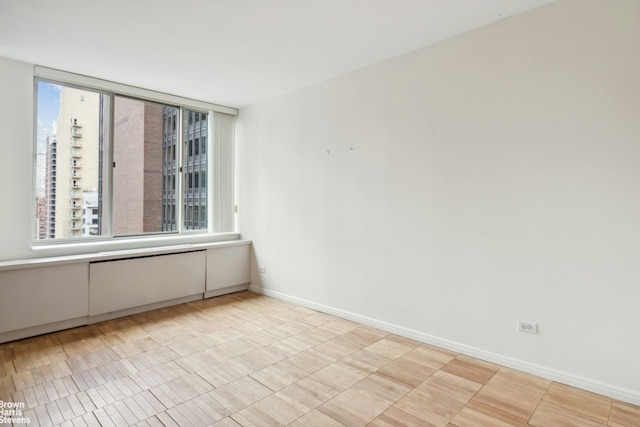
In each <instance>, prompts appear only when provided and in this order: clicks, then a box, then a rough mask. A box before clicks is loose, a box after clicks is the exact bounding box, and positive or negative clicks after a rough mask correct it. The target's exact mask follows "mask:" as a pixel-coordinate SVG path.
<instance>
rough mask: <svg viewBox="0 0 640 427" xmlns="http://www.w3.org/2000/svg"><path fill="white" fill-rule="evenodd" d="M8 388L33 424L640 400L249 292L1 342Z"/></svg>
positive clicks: (369, 420)
mask: <svg viewBox="0 0 640 427" xmlns="http://www.w3.org/2000/svg"><path fill="white" fill-rule="evenodd" d="M0 400H2V401H3V402H16V403H20V404H24V407H23V408H20V412H22V415H23V417H28V418H29V419H30V420H31V424H29V425H31V426H36V425H41V426H51V425H62V426H69V427H70V426H100V425H101V426H125V425H140V426H161V425H165V426H176V425H179V426H205V425H213V426H238V425H241V426H254V425H256V426H278V425H282V426H284V425H291V426H299V427H303V426H365V425H369V426H380V427H382V426H400V425H406V426H460V427H462V426H527V425H529V426H581V427H582V426H625V427H632V426H640V407H637V406H633V405H629V404H626V403H623V402H618V401H616V400H613V399H610V398H607V397H603V396H599V395H596V394H593V393H589V392H586V391H582V390H578V389H575V388H572V387H568V386H565V385H562V384H558V383H555V382H551V381H548V380H545V379H542V378H538V377H535V376H532V375H528V374H525V373H522V372H518V371H514V370H512V369H508V368H505V367H501V366H498V365H494V364H492V363H487V362H484V361H481V360H477V359H473V358H470V357H467V356H463V355H459V354H455V353H451V352H449V351H445V350H442V349H439V348H436V347H432V346H429V345H425V344H421V343H419V342H415V341H412V340H408V339H405V338H402V337H399V336H396V335H393V334H388V333H386V332H384V331H380V330H377V329H374V328H371V327H367V326H362V325H359V324H357V323H353V322H350V321H347V320H344V319H340V318H337V317H333V316H330V315H327V314H323V313H318V312H316V311H313V310H309V309H307V308H304V307H299V306H296V305H293V304H289V303H285V302H282V301H279V300H275V299H272V298H269V297H266V296H261V295H256V294H253V293H250V292H240V293H236V294H232V295H227V296H223V297H218V298H212V299H208V300H204V301H198V302H194V303H189V304H182V305H179V306H175V307H170V308H166V309H161V310H156V311H152V312H148V313H143V314H139V315H135V316H129V317H125V318H121V319H116V320H112V321H108V322H103V323H99V324H95V325H90V326H86V327H81V328H75V329H70V330H67V331H62V332H57V333H53V334H48V335H43V336H40V337H36V338H31V339H25V340H21V341H16V342H12V343H6V344H2V345H0ZM5 424H6V423H5ZM15 425H20V424H15Z"/></svg>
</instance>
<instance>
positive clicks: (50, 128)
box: [35, 80, 110, 240]
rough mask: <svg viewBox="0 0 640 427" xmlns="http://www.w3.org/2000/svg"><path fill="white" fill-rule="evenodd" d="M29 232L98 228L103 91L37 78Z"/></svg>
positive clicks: (70, 233)
mask: <svg viewBox="0 0 640 427" xmlns="http://www.w3.org/2000/svg"><path fill="white" fill-rule="evenodd" d="M37 92H38V99H37V141H36V151H37V157H36V218H35V238H36V239H37V240H40V239H67V238H81V237H90V236H99V235H102V234H103V227H104V224H103V220H102V201H103V197H102V193H103V177H104V176H106V175H105V170H104V161H105V159H106V154H105V153H106V150H105V146H106V140H107V135H106V130H107V128H108V126H103V124H104V123H108V112H109V102H110V97H109V95H105V94H101V93H99V92H93V91H88V90H84V89H77V88H73V87H69V86H65V85H62V84H58V83H50V82H46V81H43V80H38V87H37Z"/></svg>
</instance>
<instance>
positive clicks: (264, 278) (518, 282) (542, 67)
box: [239, 0, 640, 404]
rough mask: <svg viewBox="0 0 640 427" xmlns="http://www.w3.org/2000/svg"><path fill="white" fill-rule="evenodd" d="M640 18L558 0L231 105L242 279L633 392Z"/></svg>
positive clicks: (636, 11)
mask: <svg viewBox="0 0 640 427" xmlns="http://www.w3.org/2000/svg"><path fill="white" fill-rule="evenodd" d="M638 22H640V2H637V1H635V0H614V1H607V2H604V1H599V0H588V1H585V0H566V1H564V0H563V1H558V2H556V3H553V4H551V5H548V6H545V7H542V8H540V9H537V10H534V11H531V12H528V13H525V14H523V15H519V16H516V17H514V18H511V19H506V20H503V21H501V22H499V23H497V24H494V25H491V26H489V27H485V28H482V29H480V30H476V31H473V32H470V33H467V34H465V35H462V36H460V37H456V38H454V39H450V40H448V41H445V42H442V43H439V44H437V45H434V46H430V47H426V48H424V49H421V50H419V51H416V52H413V53H411V54H408V55H405V56H402V57H398V58H395V59H393V60H390V61H387V62H384V63H381V64H378V65H375V66H372V67H369V68H366V69H363V70H360V71H357V72H354V73H350V74H347V75H345V76H342V77H339V78H336V79H334V80H331V81H328V82H326V83H323V84H320V85H317V86H314V87H311V88H307V89H305V90H302V91H298V92H295V93H293V94H290V95H288V96H285V97H282V98H279V99H276V100H273V101H270V102H267V103H264V104H261V105H257V106H254V107H252V108H248V109H245V110H243V111H241V114H240V116H239V120H240V123H239V129H240V161H241V173H240V185H241V188H240V197H241V203H240V214H241V222H242V225H243V230H242V231H243V237H244V238H248V239H252V240H253V243H254V251H255V263H254V266H253V272H252V281H253V283H254V285H255V286H257V287H260V286H261V287H263V288H264V289H265V290H266V291H267V292H272V293H273V292H275V293H279V295H281V296H289V297H295V298H299V301H306V302H308V303H310V304H316V305H323V306H326V307H328V308H330V309H332V310H337V311H341V312H342V313H348V314H352V315H354V316H356V318H357V317H358V316H362V318H370V319H373V323H376V322H388V324H390V325H391V326H393V327H397V328H399V330H401V331H405V332H411V333H413V336H418V337H425V339H430V340H431V341H432V342H440V343H443V344H447V343H448V345H449V346H450V347H451V348H457V349H461V350H465V349H466V351H467V352H468V353H473V354H477V355H481V356H484V357H486V358H489V359H492V360H497V361H501V362H503V363H505V364H510V365H512V366H516V367H519V368H522V369H525V370H529V371H532V372H537V373H541V374H543V375H546V376H548V377H552V378H554V379H560V380H563V381H565V382H569V383H572V384H574V385H579V386H583V387H585V388H589V389H592V390H596V391H598V392H601V393H605V394H609V395H611V396H614V397H618V398H621V399H624V400H627V401H632V402H634V403H636V404H640V363H638V361H639V360H640V339H638V337H640V335H639V334H638V329H637V328H638V325H639V324H640V310H639V309H638V305H639V303H640V79H639V78H638V76H639V75H640V49H639V48H638V46H640V25H638ZM258 265H260V266H264V267H265V268H266V273H265V274H260V273H258V272H257V266H258ZM516 319H525V320H530V321H534V322H538V323H539V334H538V335H530V334H525V333H521V332H517V331H516V327H515V326H516ZM412 331H413V332H412ZM446 340H448V341H446Z"/></svg>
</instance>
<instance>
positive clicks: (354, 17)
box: [0, 0, 550, 107]
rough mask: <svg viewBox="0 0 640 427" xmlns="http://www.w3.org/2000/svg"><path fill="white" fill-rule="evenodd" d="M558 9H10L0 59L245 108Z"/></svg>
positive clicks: (333, 3) (267, 5)
mask: <svg viewBox="0 0 640 427" xmlns="http://www.w3.org/2000/svg"><path fill="white" fill-rule="evenodd" d="M545 3H550V0H176V1H167V0H0V56H4V57H7V58H13V59H18V60H22V61H26V62H30V63H34V64H37V65H43V66H47V67H51V68H58V69H61V70H65V71H71V72H75V73H80V74H86V75H89V76H92V77H99V78H103V79H107V80H113V81H117V82H119V83H126V84H130V85H135V86H140V87H144V88H149V89H154V90H158V91H163V92H167V93H171V94H175V95H181V96H185V97H190V98H195V99H200V100H203V101H209V102H213V103H217V104H222V105H227V106H232V107H245V106H248V105H252V104H254V103H258V102H261V101H263V100H266V99H270V98H274V97H277V96H280V95H283V94H285V93H289V92H292V91H294V90H297V89H300V88H302V87H305V86H309V85H312V84H315V83H319V82H322V81H324V80H327V79H330V78H332V77H335V76H338V75H341V74H344V73H347V72H350V71H353V70H356V69H359V68H362V67H365V66H367V65H370V64H374V63H376V62H380V61H383V60H385V59H388V58H392V57H394V56H397V55H401V54H403V53H406V52H410V51H412V50H415V49H418V48H420V47H423V46H426V45H429V44H432V43H435V42H437V41H440V40H443V39H446V38H449V37H452V36H454V35H457V34H461V33H463V32H466V31H469V30H471V29H474V28H478V27H480V26H483V25H487V24H489V23H491V22H494V21H497V20H499V19H503V18H505V17H508V16H511V15H514V14H517V13H520V12H523V11H525V10H528V9H532V8H535V7H538V6H540V5H543V4H545Z"/></svg>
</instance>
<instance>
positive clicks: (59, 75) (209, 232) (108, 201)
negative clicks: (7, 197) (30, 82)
mask: <svg viewBox="0 0 640 427" xmlns="http://www.w3.org/2000/svg"><path fill="white" fill-rule="evenodd" d="M40 81H43V82H48V83H53V84H62V85H65V86H69V87H74V88H78V89H83V90H88V91H93V92H97V93H101V94H104V95H107V96H109V97H110V102H109V110H110V111H109V118H108V123H106V124H105V126H108V129H107V133H108V135H107V141H106V145H107V147H106V149H105V150H104V155H106V156H107V159H106V160H105V161H106V162H108V164H109V167H108V168H106V169H107V172H106V173H107V177H106V188H104V189H103V198H104V200H105V204H104V208H103V213H102V214H103V221H104V225H105V226H104V232H103V235H100V236H85V237H73V238H72V237H64V238H56V239H38V238H37V232H34V233H32V236H31V237H32V249H34V250H40V249H42V250H45V249H46V248H47V247H59V248H64V247H66V248H70V247H72V246H75V247H87V248H88V247H89V246H91V247H98V248H102V247H103V246H105V247H106V246H113V245H112V244H110V243H113V242H123V243H125V244H126V242H129V243H132V244H133V246H139V245H140V244H142V245H143V246H148V245H156V244H165V243H169V244H172V243H173V242H177V241H183V240H188V241H194V242H195V241H196V240H197V241H200V240H201V239H202V237H203V236H204V237H209V238H210V237H215V236H217V238H216V239H215V240H224V239H225V238H226V237H228V236H233V237H234V238H239V233H238V232H237V230H235V224H234V227H233V228H234V230H232V231H223V232H220V231H217V230H215V224H216V223H217V220H216V218H215V215H216V210H214V209H213V205H214V204H217V202H218V201H217V200H216V199H215V194H214V191H213V188H214V184H215V182H214V180H215V179H216V178H218V177H219V174H220V173H221V171H216V170H214V168H215V167H216V166H215V163H214V161H213V160H214V159H213V153H214V152H215V147H214V146H213V144H214V143H215V136H214V132H213V128H214V126H215V123H214V119H215V118H216V115H215V114H216V113H220V114H222V115H225V116H227V115H228V116H236V115H237V114H238V110H237V109H235V108H231V107H225V106H221V105H218V104H212V103H208V102H204V101H198V100H194V99H190V98H184V97H180V96H176V95H170V94H166V93H162V92H157V91H152V90H149V89H143V88H139V87H135V86H129V85H125V84H121V83H115V82H111V81H106V80H101V79H97V78H94V77H88V76H83V75H79V74H73V73H69V72H66V71H61V70H55V69H50V68H45V67H40V66H35V69H34V138H33V144H34V147H37V137H36V135H37V116H38V106H37V99H38V95H37V90H38V83H39V82H40ZM116 96H124V97H128V98H133V99H137V100H140V101H150V102H157V103H160V104H165V105H172V106H176V107H178V111H179V113H178V117H177V118H176V122H177V123H176V125H177V126H176V127H177V132H176V133H177V135H178V144H177V145H176V148H177V152H176V153H175V156H176V160H178V159H179V164H178V169H179V172H178V173H177V174H176V176H175V180H176V182H175V186H176V191H179V194H177V198H176V199H177V203H176V206H177V208H176V212H175V220H176V226H177V227H176V228H177V229H176V231H163V232H157V233H156V232H149V233H141V234H125V235H115V234H114V233H113V220H114V217H113V209H114V199H113V197H114V194H113V190H114V187H113V176H114V175H113V161H114V117H115V116H114V109H115V97H116ZM186 111H191V112H200V113H206V114H207V117H208V128H207V135H206V138H207V141H206V143H208V144H211V145H210V146H209V147H207V150H206V156H207V174H206V175H207V181H206V182H207V186H208V190H207V193H208V194H207V209H206V210H207V216H206V217H207V227H206V228H204V229H199V230H189V229H187V227H186V226H185V224H184V220H183V219H184V212H183V210H184V209H185V203H184V197H185V194H186V191H185V188H184V185H183V182H182V181H183V180H184V172H183V168H184V167H185V160H184V153H183V152H182V148H183V147H182V145H183V144H184V142H183V138H184V135H183V126H182V121H183V120H184V119H183V117H184V113H185V112H186ZM234 127H235V125H234ZM234 132H235V131H234ZM231 139H232V140H231V142H230V144H231V146H232V147H233V146H234V144H235V141H234V139H235V136H234V137H232V138H231ZM36 151H37V150H36ZM36 165H37V156H35V155H34V159H33V174H34V185H33V186H32V189H31V191H32V194H33V196H34V197H32V199H33V200H34V201H35V200H36V197H35V196H36V194H35V192H36V185H35V182H36V180H35V176H36V174H37V166H36ZM233 166H235V165H233ZM116 167H117V165H116ZM233 169H235V168H233ZM234 174H235V172H234V171H231V175H230V176H228V177H226V176H225V177H224V179H230V180H231V182H233V181H235V175H234ZM233 188H234V187H233V184H232V191H234V192H235V190H233ZM35 203H37V202H34V204H35ZM226 203H227V204H228V203H229V201H227V202H226ZM233 203H234V205H233V208H232V209H234V211H235V201H233ZM178 207H179V208H178ZM209 240H211V239H209ZM116 246H117V244H116ZM129 246H131V245H129ZM54 252H55V249H54Z"/></svg>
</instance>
